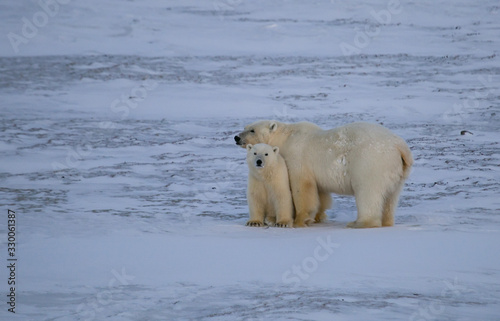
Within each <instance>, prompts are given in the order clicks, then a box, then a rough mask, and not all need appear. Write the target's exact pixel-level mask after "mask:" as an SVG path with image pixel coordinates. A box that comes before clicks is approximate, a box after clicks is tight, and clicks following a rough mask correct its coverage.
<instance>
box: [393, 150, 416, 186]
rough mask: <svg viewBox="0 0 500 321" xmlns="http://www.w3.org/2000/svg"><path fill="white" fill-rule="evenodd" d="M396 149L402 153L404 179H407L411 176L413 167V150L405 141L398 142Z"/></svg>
mask: <svg viewBox="0 0 500 321" xmlns="http://www.w3.org/2000/svg"><path fill="white" fill-rule="evenodd" d="M396 147H397V149H398V151H399V152H400V153H401V161H402V162H403V179H407V178H408V176H410V171H411V167H412V165H413V156H412V155H411V150H410V148H409V147H408V145H407V144H406V142H404V141H401V142H398V143H397V145H396Z"/></svg>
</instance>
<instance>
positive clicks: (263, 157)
mask: <svg viewBox="0 0 500 321" xmlns="http://www.w3.org/2000/svg"><path fill="white" fill-rule="evenodd" d="M246 148H247V164H248V167H249V168H250V169H252V168H256V169H257V170H259V169H263V168H265V167H266V166H270V165H271V164H273V163H274V162H275V161H276V159H277V158H278V155H279V148H278V147H276V146H275V147H272V146H269V145H267V144H257V145H252V144H247V147H246Z"/></svg>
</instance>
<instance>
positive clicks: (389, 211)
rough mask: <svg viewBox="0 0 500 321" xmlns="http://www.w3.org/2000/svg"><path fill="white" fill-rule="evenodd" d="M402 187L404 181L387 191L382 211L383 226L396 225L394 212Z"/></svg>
mask: <svg viewBox="0 0 500 321" xmlns="http://www.w3.org/2000/svg"><path fill="white" fill-rule="evenodd" d="M402 187H403V183H399V184H398V186H397V187H396V188H395V189H394V190H392V191H389V192H388V193H387V195H386V197H385V202H384V209H383V212H382V226H393V225H394V213H395V212H396V208H397V207H398V202H399V193H400V192H401V189H402Z"/></svg>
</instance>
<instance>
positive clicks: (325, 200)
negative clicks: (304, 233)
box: [314, 192, 332, 223]
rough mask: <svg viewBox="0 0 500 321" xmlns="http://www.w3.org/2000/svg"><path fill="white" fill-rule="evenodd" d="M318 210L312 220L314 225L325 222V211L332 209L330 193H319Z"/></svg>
mask: <svg viewBox="0 0 500 321" xmlns="http://www.w3.org/2000/svg"><path fill="white" fill-rule="evenodd" d="M318 196H319V209H318V212H317V213H316V217H315V218H314V222H315V223H321V222H325V221H326V220H327V216H326V213H325V212H326V210H327V209H329V208H330V207H332V195H330V193H325V192H319V193H318Z"/></svg>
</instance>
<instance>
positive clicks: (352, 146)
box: [234, 120, 413, 228]
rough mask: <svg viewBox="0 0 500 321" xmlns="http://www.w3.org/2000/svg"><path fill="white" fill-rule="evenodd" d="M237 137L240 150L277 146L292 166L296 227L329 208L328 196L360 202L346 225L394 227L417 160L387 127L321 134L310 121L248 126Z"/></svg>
mask: <svg viewBox="0 0 500 321" xmlns="http://www.w3.org/2000/svg"><path fill="white" fill-rule="evenodd" d="M234 139H235V141H236V144H237V145H240V146H241V147H246V145H247V144H258V143H265V144H269V145H271V146H278V147H279V149H280V154H281V155H282V156H283V158H284V159H285V162H286V164H287V166H288V173H289V179H290V187H291V189H292V197H293V202H294V205H295V213H296V216H295V222H294V226H295V227H303V226H306V225H308V224H310V223H311V222H312V221H313V220H314V219H315V218H316V219H317V218H318V216H321V211H322V210H324V209H326V208H329V206H330V204H329V202H331V199H330V193H336V194H344V195H354V197H355V198H356V207H357V210H358V217H357V219H356V221H354V222H351V223H349V224H348V225H347V227H352V228H366V227H380V226H392V225H394V211H395V209H396V207H397V205H398V199H399V193H400V191H401V189H402V187H403V184H404V181H405V180H406V178H407V177H408V175H409V174H410V169H411V166H412V164H413V158H412V155H411V151H410V149H409V148H408V145H407V144H406V142H405V141H404V140H403V139H402V138H400V137H398V136H396V135H395V134H393V133H392V132H391V131H389V130H388V129H387V128H385V127H382V126H380V125H376V124H370V123H362V122H359V123H352V124H347V125H344V126H341V127H338V128H334V129H330V130H323V129H321V128H320V127H318V126H316V125H315V124H312V123H309V122H300V123H295V124H285V123H281V122H277V121H271V120H263V121H258V122H255V123H253V124H250V125H248V126H246V127H245V130H244V131H243V132H241V133H240V134H238V135H237V136H235V137H234Z"/></svg>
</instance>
